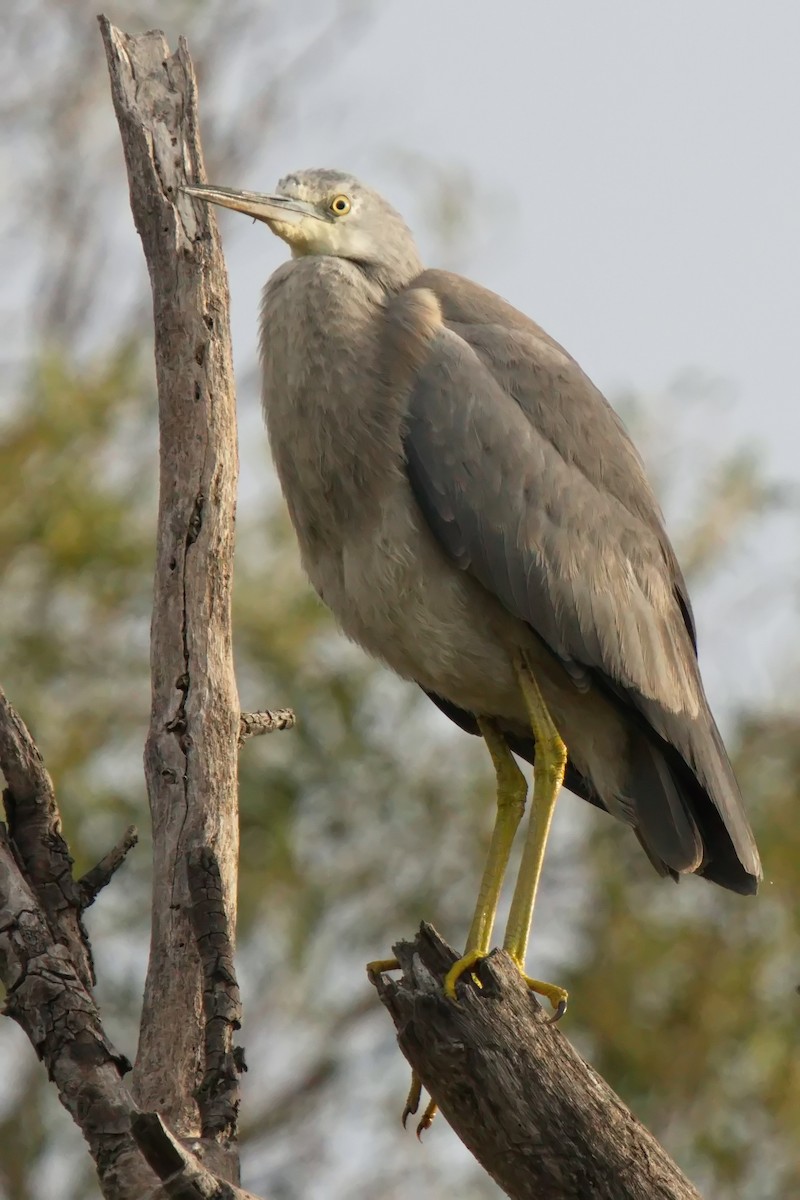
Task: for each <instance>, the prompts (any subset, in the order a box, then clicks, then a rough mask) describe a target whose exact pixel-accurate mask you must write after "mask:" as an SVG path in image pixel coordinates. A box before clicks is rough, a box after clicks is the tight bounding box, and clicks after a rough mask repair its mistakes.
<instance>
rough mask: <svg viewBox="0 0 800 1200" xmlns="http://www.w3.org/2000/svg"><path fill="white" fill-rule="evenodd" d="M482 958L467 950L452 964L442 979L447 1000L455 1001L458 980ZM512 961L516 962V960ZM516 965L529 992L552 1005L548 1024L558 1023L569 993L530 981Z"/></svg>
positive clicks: (556, 986)
mask: <svg viewBox="0 0 800 1200" xmlns="http://www.w3.org/2000/svg"><path fill="white" fill-rule="evenodd" d="M512 957H513V956H512ZM482 958H486V955H485V954H483V953H481V951H480V950H469V951H467V953H466V954H465V955H464V956H463V957H462V958H459V959H458V960H457V961H456V962H454V963H453V965H452V967H451V968H450V970H449V971H448V972H447V974H446V975H445V977H444V994H445V996H447V998H448V1000H455V998H456V984H457V983H458V981H459V979H460V978H461V976H462V975H464V974H465V973H466V972H467V971H469V970H470V969H471V968H472V967H474V966H475V964H476V963H477V962H480V960H481V959H482ZM514 961H515V962H516V959H515V960H514ZM516 965H517V966H518V967H519V973H520V975H521V976H522V978H523V979H524V980H525V982H526V984H527V985H528V987H529V988H530V989H531V991H532V992H536V993H538V995H540V996H544V997H545V998H546V999H547V1000H549V1001H550V1003H551V1004H552V1006H553V1010H554V1011H553V1015H552V1017H550V1019H549V1024H550V1025H555V1023H556V1021H560V1020H561V1018H562V1017H563V1016H564V1013H565V1012H566V1011H567V1001H568V999H569V993H568V992H567V991H566V989H565V988H562V987H559V986H558V985H557V984H555V983H544V981H543V980H541V979H532V978H531V977H530V975H526V974H525V972H524V971H523V969H522V967H520V965H519V963H516ZM476 982H477V981H476Z"/></svg>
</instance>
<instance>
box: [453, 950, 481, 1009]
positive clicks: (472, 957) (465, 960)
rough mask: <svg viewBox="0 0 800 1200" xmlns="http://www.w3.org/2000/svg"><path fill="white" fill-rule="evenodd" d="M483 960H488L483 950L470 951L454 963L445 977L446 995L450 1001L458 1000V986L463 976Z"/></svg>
mask: <svg viewBox="0 0 800 1200" xmlns="http://www.w3.org/2000/svg"><path fill="white" fill-rule="evenodd" d="M482 958H486V953H485V951H483V950H468V951H467V953H466V954H465V955H464V956H463V957H462V958H459V959H457V960H456V962H454V963H453V965H452V967H451V968H450V970H449V971H448V972H447V974H446V975H445V977H444V994H445V996H447V998H448V1000H455V998H456V984H457V983H458V981H459V979H460V978H461V976H462V975H464V974H466V972H467V971H469V970H470V968H471V967H474V966H475V964H476V963H477V962H480V961H481V959H482Z"/></svg>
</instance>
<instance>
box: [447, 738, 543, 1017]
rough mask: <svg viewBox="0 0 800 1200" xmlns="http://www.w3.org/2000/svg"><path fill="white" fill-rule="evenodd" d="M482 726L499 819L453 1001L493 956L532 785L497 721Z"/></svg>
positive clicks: (453, 972)
mask: <svg viewBox="0 0 800 1200" xmlns="http://www.w3.org/2000/svg"><path fill="white" fill-rule="evenodd" d="M478 726H479V728H480V731H481V733H482V734H483V738H484V741H485V742H486V745H487V746H488V748H489V753H490V754H491V756H492V762H493V763H494V769H495V774H496V776H497V816H496V817H495V823H494V830H493V832H492V840H491V842H490V844H489V853H488V855H487V858H486V866H485V867H484V869H483V877H482V879H481V886H480V890H479V892H478V902H477V904H476V906H475V916H474V917H473V918H472V924H471V926H470V930H469V935H468V937H467V945H466V950H465V952H464V956H463V958H459V959H458V961H457V962H455V963H453V965H452V967H451V968H450V970H449V971H448V972H447V975H446V976H445V981H444V990H445V994H446V995H447V996H449V997H450V998H451V999H452V1000H454V999H455V996H456V984H457V983H458V980H459V979H460V978H461V976H462V975H463V974H464V972H465V971H468V970H469V969H470V967H473V966H474V965H475V963H476V962H477V961H478V959H480V958H484V957H485V956H486V955H487V954H488V953H489V947H490V944H491V938H492V929H493V928H494V920H495V916H496V914H497V904H498V901H499V899H500V891H501V888H502V886H503V878H504V876H505V873H506V868H507V866H508V859H509V855H510V854H511V845H512V843H513V841H514V834H515V833H516V832H517V829H518V828H519V823H520V821H521V820H522V814H523V812H524V811H525V797H526V795H527V791H528V785H527V783H526V782H525V776H524V775H523V774H522V771H520V769H519V767H518V766H517V764H516V761H515V759H514V756H513V754H512V753H511V751H510V750H509V748H508V746H507V744H506V740H505V738H504V737H503V735H502V734H501V732H500V730H499V729H498V728H497V726H496V725H495V724H494V722H493V721H490V720H488V718H485V717H480V718H479V719H478Z"/></svg>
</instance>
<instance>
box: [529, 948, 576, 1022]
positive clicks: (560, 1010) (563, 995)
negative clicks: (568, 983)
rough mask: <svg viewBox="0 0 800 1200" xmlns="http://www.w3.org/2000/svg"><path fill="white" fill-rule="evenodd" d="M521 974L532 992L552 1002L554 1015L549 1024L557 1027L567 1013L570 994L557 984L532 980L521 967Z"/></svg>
mask: <svg viewBox="0 0 800 1200" xmlns="http://www.w3.org/2000/svg"><path fill="white" fill-rule="evenodd" d="M517 966H519V963H517ZM519 973H520V975H521V976H522V978H523V979H524V980H525V982H526V983H527V985H528V987H529V988H530V990H531V991H532V992H536V994H537V995H539V996H544V997H545V998H546V999H547V1000H549V1001H550V1003H551V1004H552V1006H553V1015H552V1017H550V1021H549V1023H550V1024H551V1025H555V1023H556V1021H560V1020H561V1018H562V1017H563V1015H564V1013H565V1012H566V1011H567V1001H568V1000H569V992H568V991H567V990H566V988H562V987H559V986H558V984H556V983H544V982H543V981H542V980H541V979H531V977H530V975H526V974H525V972H524V971H523V970H522V968H521V967H520V972H519Z"/></svg>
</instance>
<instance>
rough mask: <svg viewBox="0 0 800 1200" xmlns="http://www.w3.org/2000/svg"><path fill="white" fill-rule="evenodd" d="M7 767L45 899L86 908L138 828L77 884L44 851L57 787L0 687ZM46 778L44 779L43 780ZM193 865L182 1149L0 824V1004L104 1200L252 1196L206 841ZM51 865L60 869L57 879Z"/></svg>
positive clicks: (223, 926) (53, 824)
mask: <svg viewBox="0 0 800 1200" xmlns="http://www.w3.org/2000/svg"><path fill="white" fill-rule="evenodd" d="M0 768H2V772H3V775H4V776H5V779H6V782H7V783H8V785H9V786H8V787H7V789H6V792H5V794H4V801H5V805H6V810H7V812H11V813H16V811H17V807H18V804H17V796H18V795H21V796H27V797H29V798H30V810H29V812H28V813H27V817H28V818H29V825H30V829H38V831H39V835H38V836H39V839H40V844H38V843H36V842H34V840H33V838H32V836H31V834H30V829H26V830H25V839H26V846H27V848H28V851H29V854H30V857H31V860H32V861H34V862H35V863H37V864H39V869H38V870H37V872H36V879H37V884H38V885H40V890H41V892H42V894H43V895H44V896H45V897H51V896H52V895H53V894H57V895H59V896H63V895H66V894H70V895H71V894H73V893H74V895H76V896H80V897H82V898H83V899H84V900H85V902H86V903H91V901H92V900H93V899H94V897H95V896H96V894H97V891H98V888H99V887H101V886H103V884H104V883H106V882H108V880H109V879H110V877H111V875H112V874H113V872H114V871H115V870H116V869H117V867H119V866H120V865H121V863H122V861H123V859H124V856H125V852H126V850H127V849H129V848H130V846H131V845H132V844H133V837H132V836H131V831H130V830H128V831H127V833H126V834H125V836H124V837H123V838H122V839H121V841H120V843H119V845H118V846H115V847H114V848H113V849H112V850H111V851H110V852H109V854H107V855H106V856H105V857H104V858H103V860H102V862H101V863H100V864H98V867H96V868H94V869H93V870H92V871H90V872H89V873H88V875H87V876H85V877H84V879H83V880H81V881H79V882H78V883H76V882H75V880H74V879H73V876H72V869H71V859H70V857H69V853H68V850H67V847H66V845H63V846H62V845H61V844H60V843H56V849H58V850H59V853H58V854H57V855H56V856H54V857H52V858H49V857H48V855H49V854H50V850H51V848H52V847H51V846H50V842H51V839H52V836H53V835H52V830H53V829H60V826H61V820H60V816H59V812H58V805H57V803H56V797H55V793H54V791H53V788H52V785H51V784H50V783H49V776H48V775H47V772H46V769H45V766H44V763H43V762H42V759H41V755H40V754H39V751H38V749H37V748H36V745H35V743H34V741H33V739H32V738H31V736H30V734H29V732H28V730H27V729H26V727H25V725H24V723H23V722H22V720H21V719H20V717H19V716H18V714H17V713H16V712H15V711H14V709H13V708H12V707H11V705H10V704H9V703H8V701H7V700H6V697H5V695H4V694H3V692H2V690H1V689H0ZM44 779H47V781H48V786H44V785H43V780H44ZM43 864H49V865H47V866H46V867H45V866H44V865H43ZM65 864H66V865H65ZM191 866H192V871H193V875H194V894H195V899H196V903H195V909H194V912H193V918H194V928H195V932H196V936H197V940H198V945H199V946H200V947H201V956H202V958H203V961H204V963H205V964H206V973H207V980H208V987H207V999H206V1020H205V1024H204V1071H205V1080H206V1089H205V1092H204V1094H203V1098H202V1100H201V1111H202V1112H203V1113H204V1122H203V1125H204V1133H205V1135H206V1136H205V1138H204V1139H203V1140H193V1141H192V1142H191V1145H190V1147H186V1146H183V1145H180V1144H179V1143H178V1142H177V1140H176V1139H175V1138H174V1137H173V1136H172V1135H171V1134H169V1133H168V1131H167V1130H166V1129H165V1128H164V1126H163V1123H162V1122H161V1121H160V1118H158V1116H157V1114H154V1113H140V1112H139V1111H138V1110H137V1108H136V1105H135V1104H134V1101H133V1097H132V1096H131V1093H130V1091H129V1090H128V1088H127V1087H126V1086H125V1084H124V1082H123V1076H124V1074H125V1073H126V1072H128V1071H130V1069H131V1065H130V1063H129V1062H128V1061H127V1059H126V1058H125V1056H124V1055H123V1054H120V1053H119V1052H118V1051H117V1050H115V1048H114V1047H113V1046H112V1045H111V1043H110V1042H109V1040H108V1038H107V1037H106V1035H105V1032H104V1030H103V1026H102V1023H101V1019H100V1014H99V1012H98V1009H97V1005H96V1003H95V999H94V996H93V994H92V991H91V987H90V986H88V985H87V984H86V983H85V981H84V980H83V979H82V978H81V972H80V968H81V967H82V966H83V965H84V963H85V956H84V953H83V947H82V944H75V945H70V944H68V943H67V942H65V941H64V940H63V938H62V937H61V933H60V926H59V923H58V922H59V918H60V916H61V915H62V911H63V910H62V906H61V905H60V904H57V905H56V906H55V907H54V908H53V910H52V911H51V912H48V911H47V910H46V909H45V905H44V902H43V901H42V900H41V899H40V898H39V897H38V896H37V895H36V894H35V892H34V888H33V886H32V884H31V882H30V881H29V879H28V878H26V876H28V875H30V874H33V872H31V871H30V868H29V866H28V864H27V863H26V862H25V861H24V860H23V856H22V854H21V853H20V849H19V847H18V845H17V844H16V842H15V841H14V840H13V838H12V837H11V835H10V831H9V830H8V829H7V828H6V826H4V825H3V824H1V823H0V981H2V983H3V985H4V987H5V989H6V1003H5V1010H4V1011H5V1014H6V1015H7V1016H9V1017H11V1018H12V1019H13V1020H14V1021H16V1022H17V1024H18V1025H19V1026H20V1028H21V1029H23V1031H24V1032H25V1033H26V1034H27V1036H28V1038H29V1040H30V1042H31V1044H32V1045H33V1048H34V1049H35V1051H36V1053H37V1055H38V1056H39V1058H40V1059H41V1060H42V1062H43V1063H44V1065H45V1067H46V1068H47V1073H48V1075H49V1077H50V1078H51V1079H52V1081H53V1083H54V1085H55V1087H56V1089H57V1091H58V1096H59V1099H60V1100H61V1103H62V1104H63V1105H64V1107H65V1108H66V1109H67V1111H68V1112H69V1113H70V1115H71V1116H72V1118H73V1119H74V1121H75V1123H76V1124H77V1125H78V1127H79V1129H80V1130H81V1132H82V1133H83V1135H84V1137H85V1138H86V1141H87V1143H88V1145H89V1150H90V1153H91V1155H92V1157H93V1159H94V1161H95V1165H96V1167H97V1174H98V1178H99V1180H100V1186H101V1188H102V1191H103V1195H104V1196H106V1197H108V1200H162V1198H164V1200H165V1198H166V1197H180V1198H181V1200H256V1198H255V1197H253V1196H252V1195H251V1194H250V1193H249V1192H245V1191H243V1190H242V1189H241V1188H238V1187H236V1186H235V1185H233V1184H230V1183H228V1182H226V1179H227V1176H228V1175H229V1173H230V1160H231V1147H230V1141H231V1138H232V1136H233V1133H234V1128H235V1118H236V1115H237V1113H236V1106H237V1100H238V1091H237V1086H238V1085H237V1080H236V1075H237V1067H238V1059H237V1056H236V1053H235V1051H234V1049H233V1046H232V1033H233V1030H234V1029H235V1028H237V1027H238V1018H239V1010H238V988H237V985H236V978H235V976H234V974H233V963H232V958H231V946H230V939H229V936H228V929H227V923H226V919H225V916H224V914H223V913H222V910H221V903H220V901H221V896H222V889H221V885H220V881H219V872H218V870H217V867H216V861H215V860H214V858H213V855H212V853H211V852H210V851H209V850H208V849H207V848H203V849H200V850H197V851H195V853H194V855H193V861H192V864H191ZM47 870H50V871H52V872H53V874H52V875H51V876H50V877H48V876H47V874H46V871H47ZM87 879H90V882H89V883H88V884H87V883H86V880H87ZM84 885H85V886H84ZM54 914H55V915H54ZM220 1116H221V1117H222V1120H220ZM165 1148H168V1149H169V1153H168V1154H167V1153H165ZM148 1164H152V1169H151V1166H150V1165H148ZM154 1172H155V1173H154ZM159 1180H162V1181H163V1188H162V1186H161V1184H160V1183H159Z"/></svg>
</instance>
